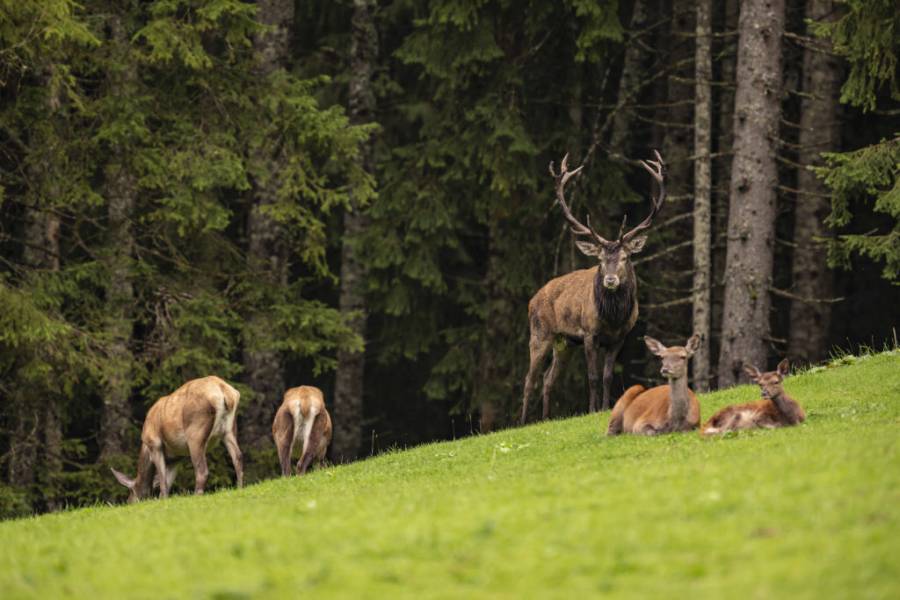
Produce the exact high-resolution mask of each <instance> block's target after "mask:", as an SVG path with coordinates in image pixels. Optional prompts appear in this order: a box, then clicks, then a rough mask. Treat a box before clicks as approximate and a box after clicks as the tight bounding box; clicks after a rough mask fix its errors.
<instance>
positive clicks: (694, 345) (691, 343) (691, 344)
mask: <svg viewBox="0 0 900 600" xmlns="http://www.w3.org/2000/svg"><path fill="white" fill-rule="evenodd" d="M698 348H700V336H699V335H696V334H695V335H692V336H691V338H690V339H689V340H688V341H687V343H686V344H685V345H684V349H685V350H687V353H688V356H691V355H693V354H694V352H696V351H697V349H698Z"/></svg>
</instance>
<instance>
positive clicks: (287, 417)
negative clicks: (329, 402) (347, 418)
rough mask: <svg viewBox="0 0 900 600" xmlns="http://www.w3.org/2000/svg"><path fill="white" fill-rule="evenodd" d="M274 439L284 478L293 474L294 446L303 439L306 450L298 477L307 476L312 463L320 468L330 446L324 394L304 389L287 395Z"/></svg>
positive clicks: (273, 432) (301, 456)
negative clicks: (292, 458)
mask: <svg viewBox="0 0 900 600" xmlns="http://www.w3.org/2000/svg"><path fill="white" fill-rule="evenodd" d="M272 437H273V438H275V447H276V448H277V449H278V459H279V460H280V462H281V474H282V475H283V476H285V477H287V476H288V475H290V474H291V454H293V452H294V443H295V442H296V441H297V440H298V439H299V438H301V437H302V438H303V448H302V450H301V453H300V460H298V461H297V474H298V475H303V474H304V473H306V470H307V469H309V465H310V464H311V463H312V461H313V460H315V461H316V464H317V466H320V467H321V466H322V465H323V464H324V463H325V452H326V451H327V450H328V444H329V443H331V415H329V414H328V411H327V410H326V409H325V397H324V396H323V395H322V390H320V389H319V388H316V387H312V386H309V385H301V386H300V387H295V388H291V389H289V390H288V391H286V392H285V393H284V402H282V403H281V407H280V408H279V409H278V412H277V413H275V421H273V422H272Z"/></svg>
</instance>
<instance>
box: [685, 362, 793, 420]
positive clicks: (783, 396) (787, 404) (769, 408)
mask: <svg viewBox="0 0 900 600" xmlns="http://www.w3.org/2000/svg"><path fill="white" fill-rule="evenodd" d="M788 366H789V365H788V361H787V359H784V360H783V361H781V362H780V363H778V367H777V368H776V369H775V370H774V371H767V372H765V373H760V372H759V369H757V368H756V367H753V366H747V367H744V370H745V371H746V372H747V375H749V376H750V380H751V381H754V382H756V383H758V384H759V387H760V391H761V393H762V398H763V399H762V400H758V401H756V402H748V403H746V404H738V405H735V406H726V407H725V408H723V409H722V410H720V411H719V412H717V413H716V414H714V415H713V416H712V417H710V418H709V420H708V421H707V422H706V423H705V424H704V425H703V429H702V433H703V435H713V434H716V433H725V432H726V431H736V430H738V429H754V428H756V427H762V428H765V429H774V428H776V427H790V426H791V425H796V424H797V423H802V422H803V421H805V420H806V413H804V412H803V408H801V407H800V405H799V404H797V402H796V401H795V400H794V399H793V398H791V397H790V396H788V395H787V393H786V392H785V391H784V387H783V386H782V382H783V381H784V378H785V376H786V375H787V374H788Z"/></svg>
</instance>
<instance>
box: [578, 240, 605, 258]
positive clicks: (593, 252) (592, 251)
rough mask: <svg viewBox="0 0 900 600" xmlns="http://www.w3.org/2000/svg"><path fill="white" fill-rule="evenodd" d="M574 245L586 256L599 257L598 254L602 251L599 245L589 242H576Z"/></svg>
mask: <svg viewBox="0 0 900 600" xmlns="http://www.w3.org/2000/svg"><path fill="white" fill-rule="evenodd" d="M575 245H576V246H578V249H579V250H581V252H582V254H585V255H587V256H600V253H601V252H602V251H603V249H602V248H601V247H600V246H599V245H597V244H594V243H591V242H581V241H576V242H575Z"/></svg>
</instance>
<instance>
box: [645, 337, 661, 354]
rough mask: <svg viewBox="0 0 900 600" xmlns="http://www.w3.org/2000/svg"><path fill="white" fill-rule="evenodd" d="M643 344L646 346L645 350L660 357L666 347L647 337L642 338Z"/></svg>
mask: <svg viewBox="0 0 900 600" xmlns="http://www.w3.org/2000/svg"><path fill="white" fill-rule="evenodd" d="M644 343H645V344H647V349H648V350H650V352H652V353H653V354H655V355H657V356H662V353H663V352H665V350H666V347H665V346H663V345H662V342H660V341H659V340H655V339H653V338H652V337H650V336H649V335H645V336H644Z"/></svg>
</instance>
